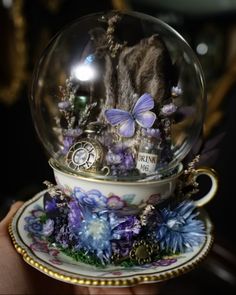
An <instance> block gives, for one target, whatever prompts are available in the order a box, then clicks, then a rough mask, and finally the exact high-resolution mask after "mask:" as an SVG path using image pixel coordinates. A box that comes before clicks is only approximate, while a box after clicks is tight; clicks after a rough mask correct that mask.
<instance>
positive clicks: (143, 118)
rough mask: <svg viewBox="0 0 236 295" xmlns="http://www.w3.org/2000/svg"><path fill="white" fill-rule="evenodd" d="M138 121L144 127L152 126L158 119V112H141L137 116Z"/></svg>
mask: <svg viewBox="0 0 236 295" xmlns="http://www.w3.org/2000/svg"><path fill="white" fill-rule="evenodd" d="M135 120H136V122H137V123H138V124H139V125H140V126H141V127H143V128H151V127H152V125H153V124H154V122H155V120H156V114H154V113H153V112H150V111H146V112H143V113H139V114H137V115H136V117H135Z"/></svg>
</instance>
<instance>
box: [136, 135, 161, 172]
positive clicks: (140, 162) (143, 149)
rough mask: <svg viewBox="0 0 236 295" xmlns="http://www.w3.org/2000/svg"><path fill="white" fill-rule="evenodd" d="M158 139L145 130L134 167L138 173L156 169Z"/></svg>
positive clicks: (158, 158)
mask: <svg viewBox="0 0 236 295" xmlns="http://www.w3.org/2000/svg"><path fill="white" fill-rule="evenodd" d="M159 145H160V139H158V138H157V137H156V136H152V135H151V134H150V132H149V133H148V132H145V134H144V137H142V139H141V144H140V147H139V151H138V158H137V164H136V168H137V169H138V170H139V171H140V173H145V174H151V173H153V172H155V171H156V167H157V164H158V162H159V161H160V146H159Z"/></svg>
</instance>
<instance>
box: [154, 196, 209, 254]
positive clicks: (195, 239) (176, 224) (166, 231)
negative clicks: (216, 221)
mask: <svg viewBox="0 0 236 295" xmlns="http://www.w3.org/2000/svg"><path fill="white" fill-rule="evenodd" d="M194 209H195V207H194V204H193V202H188V201H184V202H182V203H180V204H179V205H178V206H177V207H176V208H175V209H173V210H170V209H169V208H164V209H162V210H160V212H159V213H160V220H159V222H157V226H156V229H155V231H154V236H155V238H156V239H157V241H158V242H159V244H160V249H161V250H169V251H172V252H173V253H178V252H186V251H188V250H192V248H193V247H194V246H197V245H200V244H201V243H202V242H203V240H204V237H205V234H206V233H205V227H204V224H203V222H202V221H200V220H197V219H196V218H195V217H196V216H197V213H193V211H194Z"/></svg>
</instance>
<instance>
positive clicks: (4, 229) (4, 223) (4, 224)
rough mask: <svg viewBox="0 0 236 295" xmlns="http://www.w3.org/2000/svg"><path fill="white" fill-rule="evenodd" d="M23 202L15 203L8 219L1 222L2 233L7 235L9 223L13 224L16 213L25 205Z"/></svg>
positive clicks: (8, 214) (7, 216) (0, 229)
mask: <svg viewBox="0 0 236 295" xmlns="http://www.w3.org/2000/svg"><path fill="white" fill-rule="evenodd" d="M23 204H24V203H23V202H20V201H18V202H16V203H14V204H13V205H12V206H11V208H10V210H9V212H8V213H7V215H6V217H5V218H4V219H3V220H2V221H1V222H0V233H1V234H3V233H7V228H8V225H9V223H10V222H11V220H12V218H13V216H14V215H15V213H16V211H17V210H18V209H19V208H20V207H21V206H22V205H23Z"/></svg>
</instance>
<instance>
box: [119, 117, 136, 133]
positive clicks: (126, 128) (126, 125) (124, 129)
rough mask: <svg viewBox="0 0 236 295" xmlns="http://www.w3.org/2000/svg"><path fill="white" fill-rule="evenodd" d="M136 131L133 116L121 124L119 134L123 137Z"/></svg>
mask: <svg viewBox="0 0 236 295" xmlns="http://www.w3.org/2000/svg"><path fill="white" fill-rule="evenodd" d="M134 132H135V121H134V120H133V119H132V118H131V119H128V120H127V121H125V122H123V123H122V124H120V128H119V134H120V135H121V136H123V137H132V136H133V135H134Z"/></svg>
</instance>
